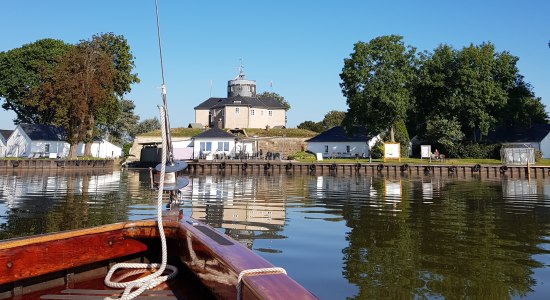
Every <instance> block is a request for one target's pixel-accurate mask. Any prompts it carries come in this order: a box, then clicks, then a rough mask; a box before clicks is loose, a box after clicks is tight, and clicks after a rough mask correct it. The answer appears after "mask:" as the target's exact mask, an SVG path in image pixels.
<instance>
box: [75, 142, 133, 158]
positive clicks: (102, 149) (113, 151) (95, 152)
mask: <svg viewBox="0 0 550 300" xmlns="http://www.w3.org/2000/svg"><path fill="white" fill-rule="evenodd" d="M84 146H85V145H84V143H79V144H78V146H77V148H76V155H77V156H83V155H84V148H85V147H84ZM91 152H92V156H93V157H98V158H117V157H121V156H122V148H121V147H119V146H117V145H114V144H112V143H111V142H109V141H107V140H106V139H104V138H94V140H93V142H92V149H91Z"/></svg>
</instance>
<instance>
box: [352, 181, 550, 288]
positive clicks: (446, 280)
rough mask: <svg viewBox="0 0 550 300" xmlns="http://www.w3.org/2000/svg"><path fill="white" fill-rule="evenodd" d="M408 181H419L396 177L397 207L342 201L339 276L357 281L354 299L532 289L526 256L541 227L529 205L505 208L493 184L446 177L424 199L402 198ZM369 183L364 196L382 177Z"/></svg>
mask: <svg viewBox="0 0 550 300" xmlns="http://www.w3.org/2000/svg"><path fill="white" fill-rule="evenodd" d="M414 184H417V185H419V184H421V183H418V182H415V183H410V182H408V181H406V180H404V181H403V187H404V192H403V199H402V201H401V202H400V203H399V204H398V207H399V210H398V211H397V212H395V211H391V212H389V211H388V210H382V211H380V210H373V209H371V208H369V207H367V206H355V205H347V206H345V208H344V218H345V219H346V220H347V225H348V226H349V227H350V228H352V229H351V232H350V233H349V235H348V237H347V238H348V240H349V247H347V248H345V249H344V250H343V253H344V260H345V263H344V276H345V277H346V278H347V279H348V280H349V281H350V282H351V283H353V284H356V285H357V286H359V287H360V292H359V294H358V295H357V296H356V298H357V299H386V298H391V299H408V298H411V297H413V296H414V297H421V298H422V297H444V298H463V297H467V298H481V299H507V298H510V297H511V296H525V295H526V294H527V293H528V292H529V291H531V287H532V286H533V285H534V284H535V281H534V279H533V278H532V277H531V275H532V274H533V270H532V268H536V267H542V265H541V264H540V263H538V262H537V261H535V260H533V259H532V258H531V256H532V255H534V254H538V253H541V252H542V251H543V250H540V249H538V248H537V244H538V243H539V242H540V237H541V236H545V235H546V234H545V233H544V228H543V227H544V226H541V225H539V224H541V223H540V222H538V221H537V214H536V213H535V212H534V211H532V212H531V213H529V214H522V215H519V214H511V213H507V212H506V211H505V209H504V208H505V206H504V205H503V203H502V202H503V200H502V190H501V187H500V186H496V185H491V184H488V183H484V182H472V181H466V182H458V181H457V182H452V184H447V185H445V186H444V187H443V188H442V190H441V191H440V193H439V194H438V195H437V196H436V197H434V199H433V202H434V204H433V205H426V204H423V203H422V201H409V199H407V198H408V197H409V195H412V196H413V197H415V196H416V195H415V194H416V193H419V192H420V193H421V192H422V190H421V187H419V188H418V189H415V188H414ZM373 187H374V188H375V189H377V190H378V193H377V196H376V197H377V199H369V201H381V198H380V196H379V195H381V194H382V193H383V185H382V184H380V182H377V183H374V184H373ZM407 187H412V191H408V192H407V191H405V189H407ZM466 191H467V196H466ZM465 197H467V198H465ZM415 199H421V198H415ZM547 222H548V220H546V222H545V224H547Z"/></svg>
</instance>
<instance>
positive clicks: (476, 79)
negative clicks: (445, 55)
mask: <svg viewBox="0 0 550 300" xmlns="http://www.w3.org/2000/svg"><path fill="white" fill-rule="evenodd" d="M517 60H518V58H517V57H514V56H512V55H510V54H509V53H507V52H501V53H497V52H495V46H494V45H493V44H491V43H483V44H481V45H480V46H474V45H470V46H469V47H466V48H464V49H462V50H461V51H460V52H459V53H458V56H457V66H458V67H457V79H458V82H457V89H456V93H457V97H458V98H459V100H460V103H461V105H460V109H459V115H460V116H464V117H465V118H462V119H463V120H464V121H465V122H464V123H463V124H462V125H463V127H464V128H465V131H466V132H468V131H469V132H470V133H471V134H472V135H471V136H472V139H473V141H474V142H475V141H476V140H478V138H477V135H476V132H477V131H478V130H479V132H480V136H479V139H480V140H481V139H482V136H484V135H487V133H488V131H489V129H490V128H492V127H494V126H495V124H496V123H497V113H498V112H499V111H500V110H501V109H502V108H503V107H504V106H505V105H506V102H507V99H508V94H507V91H508V90H509V89H510V88H512V86H513V84H514V80H515V78H516V76H517V73H518V70H517V67H516V62H517Z"/></svg>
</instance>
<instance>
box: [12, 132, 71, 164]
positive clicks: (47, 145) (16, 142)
mask: <svg viewBox="0 0 550 300" xmlns="http://www.w3.org/2000/svg"><path fill="white" fill-rule="evenodd" d="M69 147H70V145H69V144H68V143H67V142H65V141H64V134H63V130H62V129H60V128H59V127H55V126H52V125H39V124H19V125H17V127H15V130H14V131H13V133H12V134H11V135H10V137H9V138H8V140H7V141H6V148H7V149H6V152H5V153H6V155H5V156H7V157H31V156H32V157H38V156H42V157H53V156H55V157H65V156H67V155H68V153H69Z"/></svg>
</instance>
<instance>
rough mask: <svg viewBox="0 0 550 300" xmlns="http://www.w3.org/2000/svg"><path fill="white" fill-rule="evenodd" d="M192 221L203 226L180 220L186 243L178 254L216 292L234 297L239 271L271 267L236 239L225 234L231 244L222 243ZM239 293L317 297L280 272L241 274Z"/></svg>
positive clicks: (251, 296)
mask: <svg viewBox="0 0 550 300" xmlns="http://www.w3.org/2000/svg"><path fill="white" fill-rule="evenodd" d="M193 224H199V225H198V226H206V225H204V224H201V223H200V222H197V221H196V220H193V219H192V218H188V217H186V218H184V219H183V220H182V221H180V223H179V226H180V231H179V233H178V235H179V239H180V244H181V243H182V242H183V241H187V243H188V245H187V247H181V249H182V250H184V251H188V252H187V253H181V254H180V256H181V257H182V258H183V260H184V263H186V265H187V266H188V267H189V268H190V269H191V270H192V271H193V272H194V273H195V274H196V275H197V276H198V277H199V279H201V280H202V281H203V283H204V284H205V285H206V286H208V287H210V288H211V290H212V292H213V294H214V295H215V296H217V297H219V298H222V299H234V298H233V297H235V295H236V286H237V278H238V275H239V273H240V272H242V271H244V270H249V269H260V268H272V267H274V266H273V265H272V264H271V263H270V262H268V261H267V260H265V259H264V258H262V257H260V256H259V255H257V254H255V253H254V252H252V251H251V250H250V249H248V248H246V247H245V246H243V245H242V244H240V243H239V242H237V241H235V240H232V239H231V238H229V237H226V238H228V239H229V240H230V241H231V242H232V245H221V244H219V243H218V242H216V241H214V240H213V239H212V238H211V237H209V236H208V235H206V234H205V233H203V232H202V231H200V230H198V229H197V227H198V226H194V225H193ZM212 230H213V231H215V229H212ZM216 232H217V231H216ZM220 235H221V234H220ZM224 237H225V236H224ZM180 251H181V250H180ZM242 295H243V299H284V300H288V299H317V297H315V296H314V295H313V294H311V292H309V291H308V290H306V289H305V288H304V287H302V286H301V285H300V284H298V283H297V282H296V281H294V280H293V279H292V278H290V277H289V276H287V275H285V274H280V273H279V274H263V275H250V276H245V277H243V290H242Z"/></svg>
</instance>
